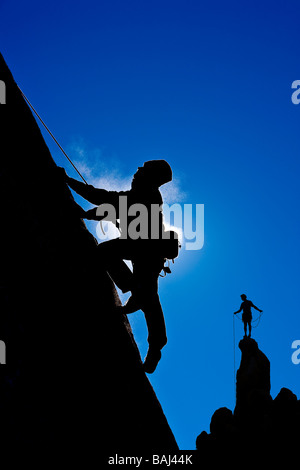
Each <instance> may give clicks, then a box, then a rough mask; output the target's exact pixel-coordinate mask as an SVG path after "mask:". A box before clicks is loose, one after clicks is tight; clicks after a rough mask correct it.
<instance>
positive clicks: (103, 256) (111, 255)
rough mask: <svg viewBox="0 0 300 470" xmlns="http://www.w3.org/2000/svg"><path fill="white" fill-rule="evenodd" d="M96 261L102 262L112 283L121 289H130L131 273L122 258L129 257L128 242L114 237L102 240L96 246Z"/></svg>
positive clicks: (123, 290) (125, 290)
mask: <svg viewBox="0 0 300 470" xmlns="http://www.w3.org/2000/svg"><path fill="white" fill-rule="evenodd" d="M97 253H98V256H97V258H98V262H99V263H102V264H103V266H104V268H105V269H106V271H107V272H108V274H109V275H110V277H111V278H112V280H113V281H114V283H115V284H116V285H117V286H118V287H119V289H121V290H122V292H124V293H125V292H128V291H130V290H132V285H133V274H132V271H131V270H130V269H129V267H128V266H127V264H126V263H125V262H124V259H131V253H130V244H127V240H120V239H119V238H116V239H114V240H109V241H107V242H102V243H100V244H99V245H98V247H97Z"/></svg>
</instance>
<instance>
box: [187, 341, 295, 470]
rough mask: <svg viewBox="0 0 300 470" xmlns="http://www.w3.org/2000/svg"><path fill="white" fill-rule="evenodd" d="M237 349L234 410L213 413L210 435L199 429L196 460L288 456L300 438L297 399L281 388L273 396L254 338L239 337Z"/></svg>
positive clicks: (256, 459) (252, 460) (267, 369)
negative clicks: (239, 352) (200, 431)
mask: <svg viewBox="0 0 300 470" xmlns="http://www.w3.org/2000/svg"><path fill="white" fill-rule="evenodd" d="M239 348H240V349H241V351H242V358H241V364H240V367H239V369H238V371H237V382H236V407H235V410H234V412H233V413H232V411H231V410H229V409H228V408H220V409H218V410H217V411H215V413H214V414H213V416H212V419H211V424H210V434H207V433H206V432H205V431H203V432H202V433H201V434H200V435H199V436H198V437H197V440H196V447H197V450H198V456H197V459H198V462H199V463H201V464H202V463H203V461H205V459H206V460H207V461H210V463H211V464H216V463H218V464H219V463H221V462H222V463H223V464H224V463H226V462H227V461H228V463H230V462H233V461H237V460H238V461H239V460H240V459H241V461H243V460H244V461H245V459H246V462H247V463H248V464H249V463H257V462H260V463H268V464H270V463H271V462H272V463H274V464H275V463H276V462H277V461H278V459H285V460H288V459H292V458H293V457H295V455H296V450H297V448H298V443H299V440H300V400H297V397H296V395H294V394H293V393H292V392H291V391H290V390H288V389H286V388H282V389H281V391H280V393H279V394H278V395H277V397H276V398H275V399H274V400H273V399H272V397H271V395H270V388H271V386H270V362H269V360H268V358H267V357H266V356H265V354H264V353H263V352H262V351H260V349H259V348H258V344H257V342H256V341H255V340H254V339H251V338H244V339H243V340H241V341H240V343H239Z"/></svg>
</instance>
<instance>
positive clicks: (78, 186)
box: [58, 168, 125, 220]
mask: <svg viewBox="0 0 300 470" xmlns="http://www.w3.org/2000/svg"><path fill="white" fill-rule="evenodd" d="M58 174H59V175H60V177H61V178H63V180H64V181H65V182H66V183H67V184H68V186H70V188H71V189H73V191H75V192H76V193H77V194H79V195H80V196H82V197H83V198H84V199H86V200H87V201H89V202H91V203H92V204H95V205H97V206H98V205H100V204H105V203H106V204H112V205H113V206H116V205H117V204H118V203H119V195H121V194H122V193H118V192H117V191H107V190H106V189H99V188H94V186H92V185H90V184H85V183H82V182H81V181H77V180H75V179H74V178H70V176H68V175H67V173H66V171H65V169H64V168H58ZM124 194H125V193H124ZM96 220H99V219H96Z"/></svg>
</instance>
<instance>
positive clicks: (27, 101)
mask: <svg viewBox="0 0 300 470" xmlns="http://www.w3.org/2000/svg"><path fill="white" fill-rule="evenodd" d="M17 87H18V89H19V90H20V92H21V95H22V96H23V98H24V100H25V101H26V103H28V105H29V106H30V108H31V109H32V111H33V112H34V114H35V115H36V116H37V118H38V119H39V121H40V122H41V123H42V124H43V126H44V128H45V129H46V131H47V132H48V134H49V135H50V136H51V137H52V139H53V140H54V142H55V143H56V145H57V146H58V147H59V149H60V150H61V151H62V153H63V154H64V156H65V157H66V158H67V160H68V161H69V162H70V163H71V165H72V167H73V168H74V170H75V171H77V173H78V175H79V176H80V178H81V179H82V181H84V183H85V184H88V183H87V181H86V180H85V179H84V177H83V176H82V174H81V173H80V171H79V170H78V168H76V166H75V165H74V163H73V162H72V160H71V158H70V157H69V156H68V155H67V154H66V152H65V151H64V149H63V148H62V146H61V145H60V143H59V142H58V141H57V140H56V138H55V137H54V135H53V134H52V132H51V131H50V129H49V127H48V126H46V124H45V123H44V121H43V119H42V118H41V116H40V115H39V113H38V112H37V111H36V109H35V108H34V107H33V105H32V104H31V103H30V101H29V99H28V98H27V96H26V95H25V94H24V93H23V91H22V90H21V88H20V87H19V86H18V85H17ZM100 227H101V230H102V233H103V235H105V232H104V229H103V225H102V220H101V221H100Z"/></svg>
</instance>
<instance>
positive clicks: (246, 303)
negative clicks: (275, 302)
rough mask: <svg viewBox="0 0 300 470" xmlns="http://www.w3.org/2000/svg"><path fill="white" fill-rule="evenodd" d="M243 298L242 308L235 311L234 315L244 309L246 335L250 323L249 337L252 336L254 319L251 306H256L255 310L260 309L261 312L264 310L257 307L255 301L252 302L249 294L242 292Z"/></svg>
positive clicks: (243, 318) (243, 317)
mask: <svg viewBox="0 0 300 470" xmlns="http://www.w3.org/2000/svg"><path fill="white" fill-rule="evenodd" d="M241 299H242V301H243V302H242V303H241V306H240V309H239V310H237V311H236V312H233V313H234V315H236V314H237V313H240V312H241V311H242V310H243V314H242V320H243V323H244V331H245V336H247V325H248V328H249V335H248V336H249V338H250V336H251V329H252V328H251V321H252V312H251V307H253V308H255V310H258V311H259V312H262V310H260V309H259V308H258V307H256V306H255V305H254V304H253V302H251V300H248V299H247V296H246V295H245V294H242V295H241Z"/></svg>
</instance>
